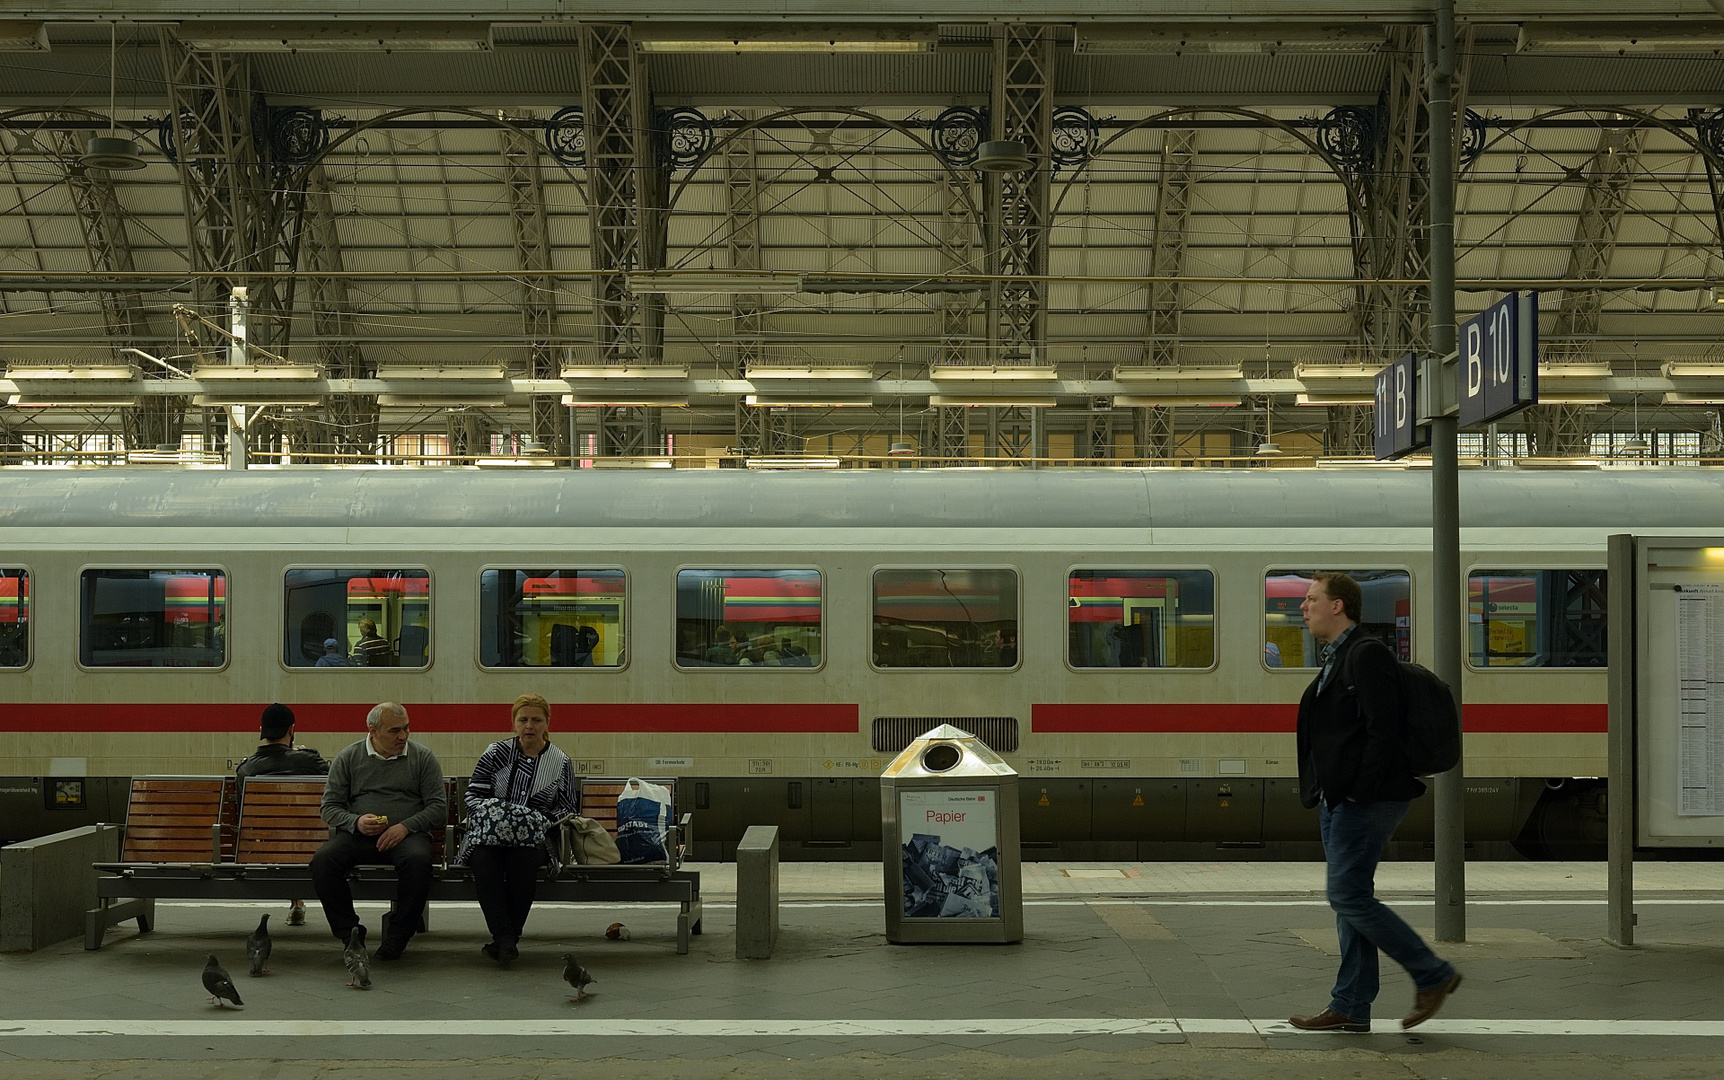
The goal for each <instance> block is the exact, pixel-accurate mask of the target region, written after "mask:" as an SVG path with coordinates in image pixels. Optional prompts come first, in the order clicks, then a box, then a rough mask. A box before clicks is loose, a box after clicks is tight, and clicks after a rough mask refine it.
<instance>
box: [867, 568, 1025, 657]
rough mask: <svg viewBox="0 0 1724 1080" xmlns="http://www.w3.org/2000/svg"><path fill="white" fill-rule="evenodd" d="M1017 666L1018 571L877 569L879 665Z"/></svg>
mask: <svg viewBox="0 0 1724 1080" xmlns="http://www.w3.org/2000/svg"><path fill="white" fill-rule="evenodd" d="M1017 665H1018V572H1017V571H1016V570H876V571H874V666H875V667H882V668H1011V667H1017Z"/></svg>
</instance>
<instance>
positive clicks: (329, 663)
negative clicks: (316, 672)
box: [312, 638, 347, 667]
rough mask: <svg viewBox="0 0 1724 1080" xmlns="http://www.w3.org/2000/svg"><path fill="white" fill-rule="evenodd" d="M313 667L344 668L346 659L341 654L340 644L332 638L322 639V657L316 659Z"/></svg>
mask: <svg viewBox="0 0 1724 1080" xmlns="http://www.w3.org/2000/svg"><path fill="white" fill-rule="evenodd" d="M312 666H313V667H346V666H347V657H345V656H343V655H342V654H341V642H339V641H337V640H335V639H334V638H324V639H323V655H322V656H320V657H318V658H317V663H315V664H313V665H312Z"/></svg>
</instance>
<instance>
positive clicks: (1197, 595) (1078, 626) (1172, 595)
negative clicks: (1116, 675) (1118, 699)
mask: <svg viewBox="0 0 1724 1080" xmlns="http://www.w3.org/2000/svg"><path fill="white" fill-rule="evenodd" d="M1066 629H1067V632H1068V638H1069V648H1070V655H1071V666H1072V667H1080V668H1094V667H1105V668H1119V667H1129V668H1165V667H1178V668H1206V667H1209V666H1210V665H1211V664H1213V663H1214V662H1215V575H1214V574H1212V573H1210V572H1209V571H1208V570H1073V571H1072V572H1071V576H1070V577H1069V578H1068V579H1067V584H1066Z"/></svg>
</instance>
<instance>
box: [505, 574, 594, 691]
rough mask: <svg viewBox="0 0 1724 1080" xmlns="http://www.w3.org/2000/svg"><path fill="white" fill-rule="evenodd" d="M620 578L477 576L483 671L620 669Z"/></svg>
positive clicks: (585, 576)
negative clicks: (503, 669)
mask: <svg viewBox="0 0 1724 1080" xmlns="http://www.w3.org/2000/svg"><path fill="white" fill-rule="evenodd" d="M624 588H625V582H624V578H623V572H622V571H621V570H484V571H481V572H480V574H479V663H480V665H481V666H483V667H621V666H622V662H623V596H624Z"/></svg>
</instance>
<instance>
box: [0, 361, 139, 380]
mask: <svg viewBox="0 0 1724 1080" xmlns="http://www.w3.org/2000/svg"><path fill="white" fill-rule="evenodd" d="M137 377H138V369H137V368H135V367H130V366H127V365H124V364H114V365H102V366H97V367H15V368H7V369H6V378H7V379H10V380H11V381H12V382H15V383H22V382H37V381H44V382H49V381H59V380H64V381H68V382H96V381H98V380H102V379H107V380H131V379H135V378H137Z"/></svg>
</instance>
